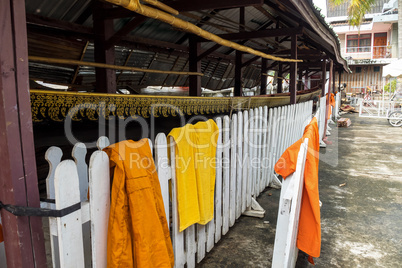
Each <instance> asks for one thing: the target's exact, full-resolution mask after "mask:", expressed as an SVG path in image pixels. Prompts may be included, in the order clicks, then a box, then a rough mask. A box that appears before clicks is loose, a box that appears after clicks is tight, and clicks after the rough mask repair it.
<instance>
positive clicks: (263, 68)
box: [260, 58, 268, 95]
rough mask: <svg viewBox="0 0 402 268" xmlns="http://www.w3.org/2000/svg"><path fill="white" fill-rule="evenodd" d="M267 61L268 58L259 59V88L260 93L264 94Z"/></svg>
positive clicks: (265, 92) (265, 91)
mask: <svg viewBox="0 0 402 268" xmlns="http://www.w3.org/2000/svg"><path fill="white" fill-rule="evenodd" d="M267 63H268V60H267V59H265V58H262V59H261V90H260V95H266V94H267V76H266V75H265V74H266V73H267V71H268V70H267Z"/></svg>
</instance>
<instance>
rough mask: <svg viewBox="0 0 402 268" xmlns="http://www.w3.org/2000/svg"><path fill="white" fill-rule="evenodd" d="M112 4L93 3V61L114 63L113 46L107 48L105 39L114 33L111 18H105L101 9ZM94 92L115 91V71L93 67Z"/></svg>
mask: <svg viewBox="0 0 402 268" xmlns="http://www.w3.org/2000/svg"><path fill="white" fill-rule="evenodd" d="M111 7H113V5H111V4H108V3H103V2H100V1H95V2H94V5H93V25H94V26H93V28H94V34H95V39H94V46H95V51H94V57H95V62H99V63H106V64H115V54H114V53H115V51H114V46H111V47H110V48H108V44H107V41H108V40H109V38H110V37H112V36H113V34H114V25H113V19H105V18H104V17H103V12H102V11H103V10H105V9H107V8H111ZM95 72H96V89H95V90H96V92H102V93H116V88H117V87H116V71H115V70H111V69H105V68H95Z"/></svg>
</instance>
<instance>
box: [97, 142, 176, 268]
mask: <svg viewBox="0 0 402 268" xmlns="http://www.w3.org/2000/svg"><path fill="white" fill-rule="evenodd" d="M103 150H104V151H105V152H106V153H107V154H108V156H109V159H110V167H111V169H113V172H112V173H111V174H113V183H112V190H111V202H110V215H109V226H108V237H107V267H140V268H145V267H149V268H153V267H165V268H169V267H173V266H174V256H173V247H172V242H171V240H170V234H169V228H168V224H167V220H166V214H165V209H164V205H163V199H162V193H161V188H160V184H159V179H158V174H157V173H156V169H155V164H154V161H153V158H152V153H151V149H150V147H149V144H148V140H147V139H142V140H140V141H138V142H134V141H131V140H129V141H122V142H119V143H116V144H113V145H110V146H109V147H107V148H105V149H103Z"/></svg>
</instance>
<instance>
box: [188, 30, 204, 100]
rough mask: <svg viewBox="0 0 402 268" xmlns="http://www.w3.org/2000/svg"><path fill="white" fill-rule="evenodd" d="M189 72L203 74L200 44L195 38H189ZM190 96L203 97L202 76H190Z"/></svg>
mask: <svg viewBox="0 0 402 268" xmlns="http://www.w3.org/2000/svg"><path fill="white" fill-rule="evenodd" d="M188 41H189V43H188V44H189V56H188V57H189V58H188V64H189V71H190V72H199V73H200V72H201V60H199V59H198V55H199V54H200V48H201V46H200V43H199V42H197V40H196V38H195V37H194V36H190V38H189V40H188ZM189 95H190V96H201V76H199V75H190V77H189Z"/></svg>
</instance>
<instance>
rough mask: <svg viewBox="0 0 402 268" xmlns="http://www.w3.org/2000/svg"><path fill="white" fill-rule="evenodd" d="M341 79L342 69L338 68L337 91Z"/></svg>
mask: <svg viewBox="0 0 402 268" xmlns="http://www.w3.org/2000/svg"><path fill="white" fill-rule="evenodd" d="M341 80H342V69H339V71H338V88H339V91H341Z"/></svg>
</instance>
